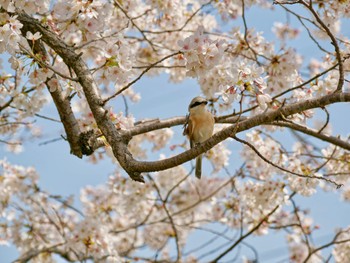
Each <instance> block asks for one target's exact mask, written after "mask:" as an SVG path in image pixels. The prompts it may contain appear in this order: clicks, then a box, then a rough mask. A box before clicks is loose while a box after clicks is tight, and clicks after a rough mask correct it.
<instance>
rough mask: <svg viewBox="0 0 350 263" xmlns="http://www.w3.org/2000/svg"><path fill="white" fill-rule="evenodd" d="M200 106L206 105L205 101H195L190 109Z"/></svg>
mask: <svg viewBox="0 0 350 263" xmlns="http://www.w3.org/2000/svg"><path fill="white" fill-rule="evenodd" d="M201 104H207V102H206V101H196V102H195V103H193V104H192V105H191V106H190V108H193V107H196V106H198V105H201Z"/></svg>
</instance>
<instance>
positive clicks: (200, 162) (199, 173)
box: [196, 155, 202, 179]
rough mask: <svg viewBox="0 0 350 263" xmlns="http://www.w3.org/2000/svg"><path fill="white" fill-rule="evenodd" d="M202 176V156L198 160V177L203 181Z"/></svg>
mask: <svg viewBox="0 0 350 263" xmlns="http://www.w3.org/2000/svg"><path fill="white" fill-rule="evenodd" d="M201 176H202V155H199V156H198V157H197V158H196V177H197V178H198V179H201Z"/></svg>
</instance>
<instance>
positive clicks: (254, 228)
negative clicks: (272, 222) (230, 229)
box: [211, 205, 279, 263]
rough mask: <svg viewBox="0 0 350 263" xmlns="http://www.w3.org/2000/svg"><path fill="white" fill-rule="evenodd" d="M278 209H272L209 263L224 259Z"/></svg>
mask: <svg viewBox="0 0 350 263" xmlns="http://www.w3.org/2000/svg"><path fill="white" fill-rule="evenodd" d="M278 207H279V205H277V206H276V207H275V208H274V209H272V210H271V212H269V213H268V214H267V215H266V216H265V217H264V218H263V219H262V220H261V221H260V222H259V223H258V224H257V225H256V226H255V227H253V228H252V229H251V230H250V231H249V232H247V233H246V234H244V235H242V236H241V237H240V238H238V239H237V241H236V242H235V243H233V244H232V246H230V247H229V248H228V249H226V250H225V251H224V252H222V253H221V254H220V255H219V256H217V257H216V258H215V259H213V260H212V261H211V263H216V262H218V261H219V260H220V259H221V258H222V257H224V256H225V255H226V254H227V253H229V252H230V251H231V250H233V249H234V248H235V247H236V246H237V245H238V244H240V243H241V242H242V241H243V240H244V239H246V238H247V237H248V236H250V235H251V234H253V233H254V232H255V231H256V230H258V229H259V227H260V226H261V225H262V224H263V223H264V222H266V221H267V220H268V219H269V217H270V216H271V215H272V214H273V213H274V212H276V210H277V208H278Z"/></svg>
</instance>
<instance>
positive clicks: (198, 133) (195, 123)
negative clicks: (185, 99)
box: [184, 97, 215, 179]
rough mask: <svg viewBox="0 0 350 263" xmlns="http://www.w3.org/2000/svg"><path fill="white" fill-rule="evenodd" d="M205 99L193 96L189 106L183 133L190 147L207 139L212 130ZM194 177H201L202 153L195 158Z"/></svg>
mask: <svg viewBox="0 0 350 263" xmlns="http://www.w3.org/2000/svg"><path fill="white" fill-rule="evenodd" d="M207 103H208V102H207V100H206V99H204V98H202V97H195V98H194V99H193V100H192V101H191V103H190V105H189V107H188V111H189V115H188V118H187V123H186V124H185V127H184V135H187V136H188V138H189V140H190V145H191V148H192V147H194V146H195V145H196V144H199V143H202V142H204V141H206V140H208V139H209V138H210V137H211V136H212V134H213V130H214V123H215V121H214V117H213V115H212V114H211V113H210V112H209V111H208V110H207V109H206V108H205V105H206V104H207ZM195 174H196V177H197V178H198V179H200V178H201V175H202V154H201V155H199V156H198V157H197V158H196V172H195Z"/></svg>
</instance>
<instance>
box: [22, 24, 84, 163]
mask: <svg viewBox="0 0 350 263" xmlns="http://www.w3.org/2000/svg"><path fill="white" fill-rule="evenodd" d="M21 31H22V34H23V35H24V36H25V35H26V34H27V32H28V31H31V27H30V26H29V25H28V24H24V26H23V27H22V29H21ZM29 44H30V43H29ZM33 52H34V54H33V56H35V57H34V59H35V60H37V59H38V58H40V59H41V60H43V63H44V64H48V54H47V52H46V49H45V47H44V44H43V43H42V42H41V41H40V40H37V41H35V44H34V45H33ZM41 64H42V63H39V65H40V66H41ZM52 79H57V77H56V75H55V74H54V75H53V77H52ZM51 85H52V84H50V81H46V86H47V87H48V90H49V92H50V95H51V97H52V99H53V101H54V103H55V105H56V108H57V111H58V114H59V115H60V119H61V122H62V124H63V126H64V130H65V131H66V134H67V140H68V142H69V145H70V149H71V153H72V154H74V155H76V156H78V157H79V158H81V157H82V151H81V147H80V145H79V135H80V128H79V124H78V122H77V120H76V118H75V116H74V113H73V110H72V108H71V105H70V99H69V97H68V96H64V95H63V91H62V88H61V87H60V86H59V85H57V87H56V88H54V89H52V88H50V86H51ZM51 90H54V91H51Z"/></svg>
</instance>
